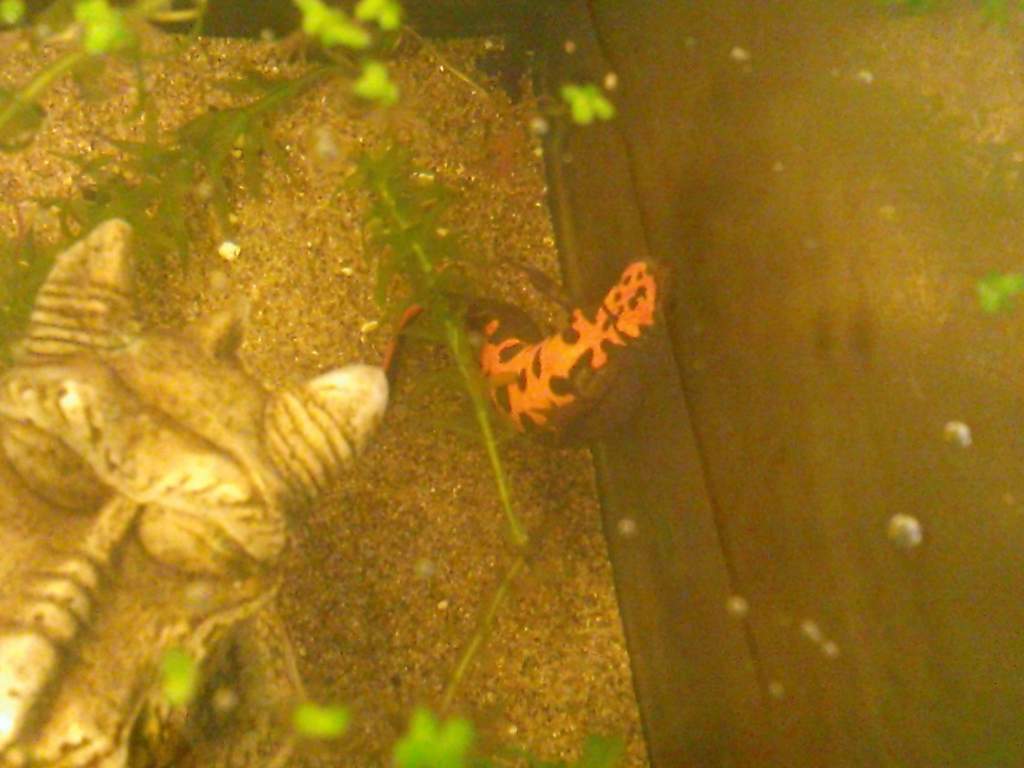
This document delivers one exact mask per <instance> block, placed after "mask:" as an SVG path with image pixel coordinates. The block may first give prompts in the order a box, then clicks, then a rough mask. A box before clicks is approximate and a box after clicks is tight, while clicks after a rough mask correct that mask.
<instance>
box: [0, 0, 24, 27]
mask: <svg viewBox="0 0 1024 768" xmlns="http://www.w3.org/2000/svg"><path fill="white" fill-rule="evenodd" d="M24 16H25V0H0V24H6V25H7V26H14V25H15V24H17V23H18V22H19V21H21V20H22V18H23V17H24Z"/></svg>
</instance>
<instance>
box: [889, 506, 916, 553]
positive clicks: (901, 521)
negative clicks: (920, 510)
mask: <svg viewBox="0 0 1024 768" xmlns="http://www.w3.org/2000/svg"><path fill="white" fill-rule="evenodd" d="M886 532H887V535H888V536H889V540H890V541H891V542H892V543H893V544H895V545H896V546H898V547H902V548H903V549H913V548H914V547H916V546H917V545H919V544H920V543H921V541H922V540H923V539H924V532H923V531H922V530H921V523H920V522H918V520H917V518H916V517H913V516H911V515H904V514H898V515H893V516H892V517H891V518H889V525H888V527H887V529H886Z"/></svg>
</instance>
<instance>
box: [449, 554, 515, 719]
mask: <svg viewBox="0 0 1024 768" xmlns="http://www.w3.org/2000/svg"><path fill="white" fill-rule="evenodd" d="M525 565H526V557H525V555H523V554H522V553H520V554H518V555H516V558H515V560H513V561H512V564H511V565H509V567H508V570H506V571H505V575H504V576H503V577H502V579H501V583H500V584H498V588H497V589H496V590H494V595H492V596H491V602H490V603H488V605H487V609H486V610H485V611H484V615H483V617H482V618H481V619H480V625H479V626H478V627H477V630H476V632H475V633H474V634H473V637H471V638H470V640H469V644H468V645H467V646H466V649H465V650H464V651H463V652H462V655H461V656H460V657H459V662H458V664H456V665H455V671H454V672H452V676H451V678H449V680H448V684H447V685H446V686H445V688H444V694H443V695H442V696H441V712H442V714H445V713H447V712H448V708H449V707H451V705H452V701H453V700H454V698H455V691H456V690H457V689H458V687H459V684H460V683H461V682H462V679H463V678H464V677H465V676H466V670H468V669H469V665H470V663H471V662H472V661H473V658H474V657H475V656H476V654H477V652H478V651H479V650H480V648H481V647H482V646H483V644H484V641H485V640H486V639H487V637H488V635H490V634H491V628H492V627H493V626H494V619H495V617H496V616H497V615H498V611H499V610H500V609H501V606H502V605H503V604H504V603H505V601H506V600H507V599H508V596H509V591H510V590H511V588H512V582H514V581H515V580H516V577H517V576H519V572H520V571H522V570H523V567H524V566H525Z"/></svg>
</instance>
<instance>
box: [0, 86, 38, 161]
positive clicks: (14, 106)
mask: <svg viewBox="0 0 1024 768" xmlns="http://www.w3.org/2000/svg"><path fill="white" fill-rule="evenodd" d="M44 117H46V112H44V111H43V108H42V107H40V106H39V105H38V104H37V103H36V102H34V101H25V100H24V99H22V98H21V96H19V95H18V94H17V93H13V92H12V91H6V90H4V89H3V88H0V150H5V151H6V150H13V149H20V148H21V147H24V146H26V145H27V144H29V143H30V142H31V141H32V137H33V136H35V134H36V131H38V130H39V126H41V125H42V124H43V118H44Z"/></svg>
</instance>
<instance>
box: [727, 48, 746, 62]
mask: <svg viewBox="0 0 1024 768" xmlns="http://www.w3.org/2000/svg"><path fill="white" fill-rule="evenodd" d="M729 58H730V59H732V60H733V61H740V62H743V61H750V51H748V50H747V49H746V48H740V47H739V46H738V45H735V46H733V49H732V50H731V51H729Z"/></svg>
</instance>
